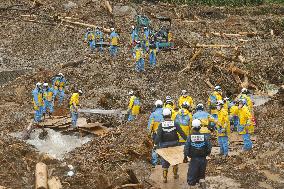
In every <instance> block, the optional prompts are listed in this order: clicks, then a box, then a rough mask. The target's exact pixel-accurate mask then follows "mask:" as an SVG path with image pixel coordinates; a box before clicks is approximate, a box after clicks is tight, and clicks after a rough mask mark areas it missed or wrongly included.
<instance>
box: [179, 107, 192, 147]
mask: <svg viewBox="0 0 284 189" xmlns="http://www.w3.org/2000/svg"><path fill="white" fill-rule="evenodd" d="M175 122H177V123H179V125H180V128H181V129H182V131H183V132H184V134H185V135H186V136H188V135H190V133H191V122H192V114H191V113H190V112H189V111H188V110H186V109H183V108H182V109H181V110H180V111H179V112H178V113H177V116H176V119H175ZM178 135H179V142H186V140H184V139H183V138H182V137H181V136H180V134H178Z"/></svg>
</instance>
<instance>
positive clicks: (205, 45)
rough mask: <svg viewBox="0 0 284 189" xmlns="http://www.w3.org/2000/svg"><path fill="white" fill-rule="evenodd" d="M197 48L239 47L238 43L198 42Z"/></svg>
mask: <svg viewBox="0 0 284 189" xmlns="http://www.w3.org/2000/svg"><path fill="white" fill-rule="evenodd" d="M195 47H196V48H237V46H236V45H222V44H209V45H207V44H199V43H197V44H196V46H195Z"/></svg>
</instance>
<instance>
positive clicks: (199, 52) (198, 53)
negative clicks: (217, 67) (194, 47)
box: [179, 49, 203, 73]
mask: <svg viewBox="0 0 284 189" xmlns="http://www.w3.org/2000/svg"><path fill="white" fill-rule="evenodd" d="M202 50H203V49H199V50H198V51H195V52H194V54H193V56H192V57H191V58H190V60H189V64H188V66H186V67H185V68H184V69H182V70H181V71H180V72H179V73H182V72H184V71H185V70H187V69H190V67H191V64H192V62H193V61H194V60H195V59H196V58H197V57H198V56H199V55H200V54H201V52H202Z"/></svg>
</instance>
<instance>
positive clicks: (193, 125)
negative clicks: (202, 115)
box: [192, 119, 201, 128]
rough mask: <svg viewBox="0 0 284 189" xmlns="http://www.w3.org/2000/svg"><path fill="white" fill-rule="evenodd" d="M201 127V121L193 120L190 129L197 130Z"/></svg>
mask: <svg viewBox="0 0 284 189" xmlns="http://www.w3.org/2000/svg"><path fill="white" fill-rule="evenodd" d="M200 126H201V121H200V120H199V119H194V120H193V121H192V128H199V127H200Z"/></svg>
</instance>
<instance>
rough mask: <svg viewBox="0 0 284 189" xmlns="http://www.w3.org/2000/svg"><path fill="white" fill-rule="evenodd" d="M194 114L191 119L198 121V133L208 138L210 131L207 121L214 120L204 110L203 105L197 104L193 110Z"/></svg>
mask: <svg viewBox="0 0 284 189" xmlns="http://www.w3.org/2000/svg"><path fill="white" fill-rule="evenodd" d="M195 110H196V112H195V113H194V114H193V116H192V119H193V120H195V119H198V120H199V121H200V122H201V128H200V133H202V134H205V136H206V137H207V138H210V133H211V131H210V130H209V120H212V119H214V118H213V117H212V116H211V115H210V114H209V113H208V112H206V111H205V110H204V105H203V104H201V103H199V104H197V105H196V108H195Z"/></svg>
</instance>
